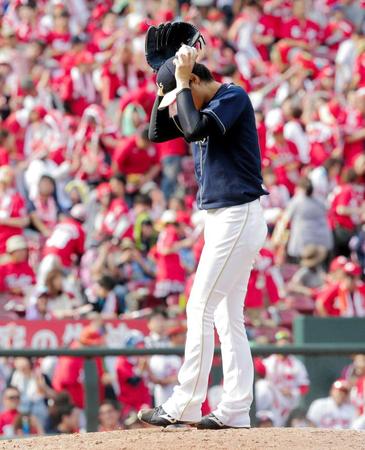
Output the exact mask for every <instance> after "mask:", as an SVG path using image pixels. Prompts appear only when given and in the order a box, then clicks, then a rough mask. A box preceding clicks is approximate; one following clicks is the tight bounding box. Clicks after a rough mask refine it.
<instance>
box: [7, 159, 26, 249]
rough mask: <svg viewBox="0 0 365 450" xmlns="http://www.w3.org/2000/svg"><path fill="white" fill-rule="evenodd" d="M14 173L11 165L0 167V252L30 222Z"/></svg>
mask: <svg viewBox="0 0 365 450" xmlns="http://www.w3.org/2000/svg"><path fill="white" fill-rule="evenodd" d="M13 186H14V173H13V171H12V169H11V168H10V167H9V166H2V167H0V254H2V253H4V252H5V250H6V246H5V244H6V241H7V240H8V239H9V238H10V237H12V236H16V235H21V234H22V233H23V229H24V228H25V227H26V226H27V225H28V224H29V217H28V216H27V213H26V208H25V201H24V199H23V197H22V196H21V195H20V194H19V193H18V192H17V191H16V190H15V189H14V187H13Z"/></svg>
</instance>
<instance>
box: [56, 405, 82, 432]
mask: <svg viewBox="0 0 365 450" xmlns="http://www.w3.org/2000/svg"><path fill="white" fill-rule="evenodd" d="M53 420H54V429H53V430H51V432H50V434H72V433H77V432H78V431H79V421H80V419H79V411H78V409H77V408H76V407H75V406H74V405H71V404H68V405H61V406H59V407H58V408H57V410H56V411H55V413H54V417H53Z"/></svg>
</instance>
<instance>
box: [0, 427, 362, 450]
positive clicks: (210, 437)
mask: <svg viewBox="0 0 365 450" xmlns="http://www.w3.org/2000/svg"><path fill="white" fill-rule="evenodd" d="M0 449H4V450H10V449H12V450H13V449H14V450H15V449H16V450H94V449H95V450H129V449H133V450H134V449H135V450H141V449H142V450H164V449H169V450H180V449H181V450H182V449H184V450H191V449H199V450H201V449H208V450H213V449H214V450H225V449H227V450H232V449H247V450H268V449H280V450H292V449H301V450H347V449H351V450H360V449H361V450H365V432H363V431H341V430H336V431H334V430H321V429H315V428H252V429H251V430H220V431H199V430H195V429H185V428H184V429H176V430H169V431H162V430H160V429H156V428H153V429H137V430H129V431H113V432H106V433H89V434H74V435H67V436H66V435H62V436H52V437H44V438H43V437H39V438H31V439H22V440H11V441H3V442H0Z"/></svg>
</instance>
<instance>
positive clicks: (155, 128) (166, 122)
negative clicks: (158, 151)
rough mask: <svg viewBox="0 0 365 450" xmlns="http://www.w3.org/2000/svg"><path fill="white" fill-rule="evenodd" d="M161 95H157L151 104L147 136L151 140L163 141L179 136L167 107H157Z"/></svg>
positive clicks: (179, 133)
mask: <svg viewBox="0 0 365 450" xmlns="http://www.w3.org/2000/svg"><path fill="white" fill-rule="evenodd" d="M161 100H162V97H160V96H157V97H156V100H155V103H154V104H153V108H152V114H151V120H150V126H149V131H148V137H149V139H150V141H152V142H165V141H170V140H171V139H176V138H177V137H181V136H182V133H181V132H180V131H179V130H178V129H177V127H176V125H175V123H174V121H173V120H172V119H171V117H170V116H169V109H168V108H165V109H162V110H159V109H158V106H159V104H160V103H161Z"/></svg>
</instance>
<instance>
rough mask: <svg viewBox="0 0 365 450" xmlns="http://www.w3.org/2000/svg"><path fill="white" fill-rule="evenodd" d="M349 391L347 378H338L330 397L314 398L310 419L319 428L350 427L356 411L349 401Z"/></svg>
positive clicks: (308, 415) (310, 408)
mask: <svg viewBox="0 0 365 450" xmlns="http://www.w3.org/2000/svg"><path fill="white" fill-rule="evenodd" d="M349 393H350V386H349V384H348V383H347V382H346V381H345V380H341V379H340V380H336V381H335V382H334V383H333V384H332V387H331V390H330V396H329V397H326V398H320V399H318V400H314V401H313V403H312V404H311V405H310V407H309V410H308V414H307V418H308V420H310V421H311V422H313V423H314V425H315V426H316V427H319V428H332V429H347V428H350V427H351V424H352V421H353V420H354V418H355V417H356V412H355V408H354V407H353V406H352V405H351V403H350V401H349Z"/></svg>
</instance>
